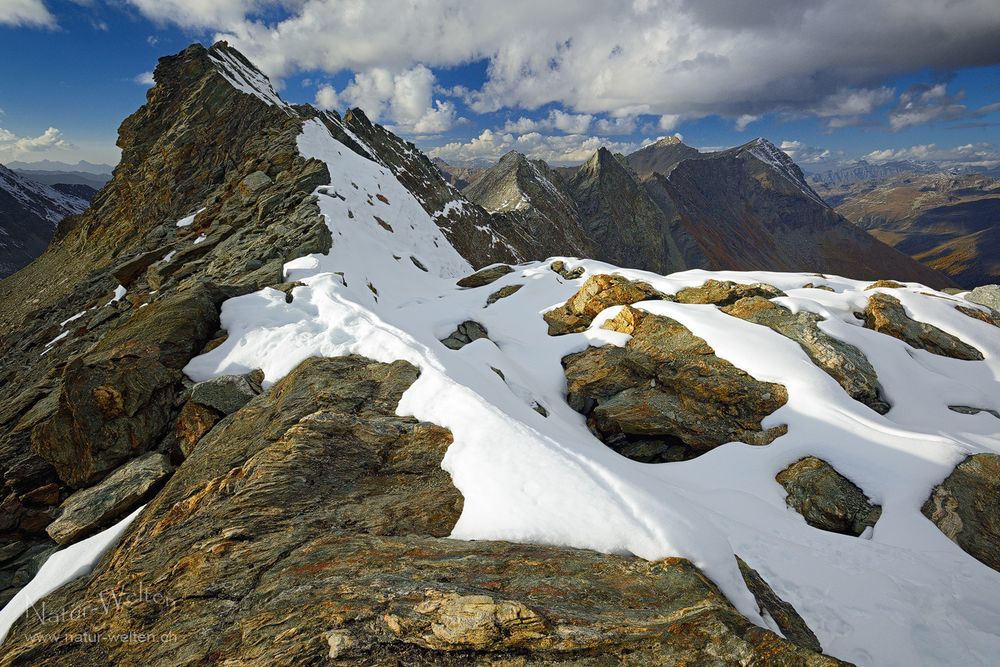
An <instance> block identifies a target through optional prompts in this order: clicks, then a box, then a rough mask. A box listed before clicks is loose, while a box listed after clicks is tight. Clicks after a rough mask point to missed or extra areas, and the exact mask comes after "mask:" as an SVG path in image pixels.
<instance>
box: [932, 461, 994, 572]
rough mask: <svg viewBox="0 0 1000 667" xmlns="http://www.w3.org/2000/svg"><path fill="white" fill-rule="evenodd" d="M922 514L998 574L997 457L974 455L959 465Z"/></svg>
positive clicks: (933, 493)
mask: <svg viewBox="0 0 1000 667" xmlns="http://www.w3.org/2000/svg"><path fill="white" fill-rule="evenodd" d="M922 511H923V513H924V516H926V517H927V518H928V519H930V520H931V521H933V522H934V524H935V525H936V526H937V527H938V528H940V529H941V532H942V533H944V534H945V535H947V536H948V539H950V540H951V541H952V542H955V543H956V544H957V545H958V546H960V547H962V549H963V550H964V551H966V552H967V553H968V554H969V555H970V556H972V557H973V558H976V559H977V560H979V561H981V562H983V563H984V564H986V565H988V566H989V567H992V568H993V569H994V570H997V571H998V572H1000V456H998V455H996V454H973V455H972V456H970V457H968V458H967V459H965V460H964V461H962V462H961V463H959V464H958V466H956V468H955V470H953V471H952V473H951V474H950V475H948V477H946V478H945V480H944V481H943V482H941V483H940V484H939V485H937V486H936V487H934V490H933V491H932V492H931V495H930V497H929V498H928V499H927V501H926V502H925V503H924V506H923V508H922Z"/></svg>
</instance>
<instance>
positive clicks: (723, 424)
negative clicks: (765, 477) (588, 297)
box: [563, 306, 788, 460]
mask: <svg viewBox="0 0 1000 667" xmlns="http://www.w3.org/2000/svg"><path fill="white" fill-rule="evenodd" d="M605 327H606V328H608V329H612V330H615V331H620V332H622V333H628V334H631V336H632V337H631V339H630V340H629V341H628V343H626V345H625V346H624V347H616V346H613V345H609V346H604V347H590V348H587V349H586V350H584V351H583V352H579V353H576V354H571V355H569V356H567V357H565V358H564V359H563V366H564V368H565V372H566V380H567V383H568V395H567V401H568V402H569V404H570V406H572V407H573V408H574V409H575V410H577V411H579V412H582V413H583V414H585V415H587V419H588V424H589V425H590V427H591V430H593V431H594V432H595V434H596V435H597V436H598V437H600V438H601V440H602V441H604V442H605V443H606V444H608V445H609V446H611V447H612V448H614V449H616V450H618V451H619V452H622V453H626V452H629V451H633V450H634V449H635V448H636V443H637V442H640V443H642V447H641V448H639V449H640V450H641V449H649V446H650V445H651V444H652V445H653V447H654V448H655V449H654V451H655V452H656V453H655V454H653V456H664V457H667V459H666V460H670V459H676V458H692V457H694V456H697V455H698V454H701V453H703V452H705V451H708V450H710V449H713V448H715V447H718V446H719V445H722V444H725V443H727V442H732V441H740V442H745V443H748V444H754V445H763V444H767V443H769V442H771V441H772V440H774V438H776V437H778V436H779V435H781V434H783V433H785V430H786V429H785V427H784V426H775V427H772V428H768V429H765V428H763V427H762V426H761V420H762V419H764V418H765V417H767V416H768V415H769V414H771V413H772V412H774V411H775V410H777V409H778V408H780V407H781V406H782V405H784V403H785V402H786V401H787V400H788V394H787V392H786V390H785V388H784V387H783V386H781V385H778V384H773V383H769V382H761V381H759V380H756V379H755V378H753V377H751V376H750V375H749V374H747V373H746V372H744V371H742V370H740V369H739V368H736V367H735V366H733V365H732V364H731V363H729V362H728V361H726V360H724V359H721V358H720V357H718V356H716V354H715V352H714V350H712V348H711V347H709V345H708V344H707V343H705V341H704V340H702V339H701V338H698V337H697V336H695V335H693V334H692V333H691V332H690V331H689V330H688V329H687V328H686V327H684V326H683V325H682V324H680V323H679V322H676V321H674V320H672V319H670V318H667V317H662V316H658V315H651V314H649V313H646V312H644V311H641V310H638V309H636V308H632V307H630V306H626V307H625V308H623V309H622V312H621V313H620V314H619V315H618V316H617V317H616V318H614V319H612V320H609V321H608V322H607V323H606V324H605ZM650 440H653V441H658V442H656V443H655V444H654V443H650V442H649V441H650ZM678 446H680V447H681V448H682V449H678ZM682 452H683V453H682ZM649 456H650V454H648V453H647V454H644V455H643V458H646V459H647V460H648V459H649ZM640 460H642V459H640Z"/></svg>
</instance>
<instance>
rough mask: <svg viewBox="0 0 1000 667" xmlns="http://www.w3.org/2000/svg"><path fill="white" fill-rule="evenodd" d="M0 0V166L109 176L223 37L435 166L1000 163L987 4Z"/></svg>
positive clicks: (288, 85) (316, 99)
mask: <svg viewBox="0 0 1000 667" xmlns="http://www.w3.org/2000/svg"><path fill="white" fill-rule="evenodd" d="M852 4H854V0H838V1H837V2H834V0H797V1H796V2H792V1H791V0H746V1H745V2H742V3H738V4H736V5H734V4H732V3H726V2H723V1H722V0H698V1H697V2H695V1H694V0H629V1H626V0H621V1H619V2H615V1H608V0H603V1H598V0H579V1H578V2H576V3H566V2H556V1H555V0H548V1H547V0H532V1H524V2H522V0H510V1H509V2H505V3H496V2H479V1H478V0H462V1H461V2H459V1H458V0H439V1H438V2H433V3H419V2H418V3H411V2H403V1H400V2H394V1H393V0H385V1H384V2H379V3H372V2H367V3H365V2H361V1H360V0H246V1H241V0H212V1H210V0H3V1H2V2H0V56H2V57H0V81H2V82H3V85H2V87H0V109H2V110H3V111H2V114H0V162H9V161H12V160H19V161H38V160H43V159H49V160H61V161H64V162H75V161H77V160H80V159H83V160H88V161H91V162H103V163H111V164H113V163H114V162H115V161H116V160H117V149H116V148H115V146H114V143H115V138H116V135H117V127H118V125H119V124H120V122H121V121H122V119H123V118H125V116H127V115H128V114H130V113H132V112H133V111H134V110H135V109H136V108H138V107H139V106H140V105H141V104H142V103H143V102H144V99H145V92H146V90H147V88H148V85H149V84H148V83H146V82H144V81H145V78H144V74H145V73H148V72H150V71H151V70H152V69H153V68H154V67H155V64H156V59H157V58H158V57H159V56H161V55H166V54H171V53H176V52H177V51H179V50H181V49H182V48H184V47H185V46H187V45H188V44H190V43H191V42H194V41H200V42H202V43H205V44H209V43H211V42H212V41H213V40H214V39H216V38H218V37H225V38H226V39H228V40H229V41H230V43H232V44H234V45H235V46H237V47H238V48H240V49H241V50H242V51H244V52H245V53H246V54H247V55H248V56H249V57H250V58H251V59H252V60H254V61H255V62H257V63H258V65H259V66H260V67H261V68H262V69H263V70H264V71H265V72H266V73H268V74H269V75H270V76H271V77H272V78H273V79H274V80H275V83H276V86H277V87H278V88H279V91H280V92H281V94H282V96H283V97H284V98H285V99H287V100H289V101H293V102H310V103H315V104H318V105H322V106H327V107H330V108H337V109H340V110H342V109H344V108H346V107H348V106H354V105H358V106H361V107H362V108H364V109H365V110H366V111H367V112H368V113H369V115H370V116H373V117H374V118H376V119H377V120H378V121H379V122H382V123H383V124H386V125H388V126H391V127H392V128H393V129H395V130H396V131H397V132H399V133H400V134H403V135H404V136H407V137H408V138H411V139H413V140H414V141H415V142H416V143H417V144H418V145H419V146H421V147H422V148H424V149H425V150H427V151H428V152H430V153H431V154H432V155H438V156H440V157H443V158H444V159H446V160H448V161H450V162H459V163H460V162H476V161H489V160H494V159H496V158H497V157H499V155H500V154H502V153H503V152H506V151H507V150H510V149H518V150H521V151H522V152H524V153H527V154H529V155H531V156H532V157H541V158H544V159H547V160H549V161H551V162H554V163H566V162H574V161H580V160H582V159H585V158H586V157H587V155H589V153H591V152H593V150H595V149H596V148H597V147H598V146H600V145H607V146H609V147H610V148H612V150H621V151H630V150H634V149H636V148H638V147H639V146H641V145H642V144H643V143H644V142H648V141H651V140H655V139H656V138H657V137H660V136H665V135H669V134H674V133H679V134H680V135H681V136H682V137H683V139H684V141H685V143H688V144H690V145H693V146H697V147H702V148H711V147H723V146H732V145H736V144H740V143H743V142H745V141H748V140H750V139H752V138H754V137H757V136H764V137H766V138H768V139H770V140H771V141H773V142H774V143H776V144H778V145H781V146H782V147H783V148H785V150H786V151H787V152H789V154H791V155H792V156H793V157H794V158H795V159H796V160H797V161H799V162H800V164H803V166H804V167H806V168H807V169H808V168H811V169H820V168H825V167H829V166H834V165H836V164H838V163H840V162H845V161H851V160H856V159H859V158H865V157H866V158H867V159H869V160H874V161H879V160H881V161H885V160H891V159H927V160H937V161H940V162H942V163H945V164H983V165H989V164H996V163H998V162H1000V148H998V146H1000V39H997V37H996V36H997V35H998V34H1000V3H996V2H994V1H986V0H954V1H953V2H948V3H945V2H942V3H940V7H935V6H934V3H933V2H928V3H919V7H916V5H918V3H912V2H909V0H906V1H903V0H899V1H896V0H882V1H880V2H868V3H858V4H857V5H856V10H857V11H853V10H852V8H851V5H852Z"/></svg>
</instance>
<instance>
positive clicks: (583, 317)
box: [542, 273, 668, 336]
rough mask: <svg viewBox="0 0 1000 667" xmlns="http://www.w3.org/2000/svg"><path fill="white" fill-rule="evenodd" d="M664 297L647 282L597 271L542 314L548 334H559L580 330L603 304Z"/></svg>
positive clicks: (596, 313) (623, 303) (626, 302)
mask: <svg viewBox="0 0 1000 667" xmlns="http://www.w3.org/2000/svg"><path fill="white" fill-rule="evenodd" d="M667 298H668V297H667V296H666V295H664V294H662V293H661V292H658V291H657V290H655V289H653V288H652V287H651V286H650V285H648V284H647V283H643V282H637V281H634V280H629V279H628V278H624V277H622V276H618V275H610V274H606V273H599V274H597V275H594V276H591V277H589V278H587V280H586V282H584V283H583V286H582V287H580V289H579V290H578V291H577V293H576V294H574V295H573V296H571V297H570V298H569V299H568V300H567V301H566V303H565V304H563V305H562V306H560V307H558V308H554V309H552V310H550V311H548V312H546V313H544V314H543V315H542V317H544V318H545V321H546V322H547V323H548V325H549V335H550V336H561V335H563V334H568V333H579V332H581V331H584V330H585V329H586V328H587V327H589V326H590V323H591V322H593V321H594V318H595V317H597V315H598V314H599V313H600V312H601V311H602V310H604V309H605V308H610V307H611V306H623V305H631V304H633V303H637V302H639V301H649V300H660V299H667Z"/></svg>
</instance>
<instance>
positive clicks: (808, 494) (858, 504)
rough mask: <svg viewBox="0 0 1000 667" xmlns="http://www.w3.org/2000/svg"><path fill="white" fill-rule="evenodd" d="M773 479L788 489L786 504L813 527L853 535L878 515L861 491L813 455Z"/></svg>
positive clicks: (860, 531) (872, 522) (877, 509)
mask: <svg viewBox="0 0 1000 667" xmlns="http://www.w3.org/2000/svg"><path fill="white" fill-rule="evenodd" d="M775 479H776V480H777V481H778V483H779V484H781V485H782V486H783V487H785V491H787V492H788V496H787V497H786V498H785V502H786V503H787V504H788V506H789V507H791V508H792V509H794V510H795V511H796V512H798V513H799V514H801V515H802V517H803V518H804V519H805V520H806V523H808V524H809V525H810V526H813V527H815V528H819V529H821V530H829V531H831V532H834V533H843V534H845V535H855V536H857V535H861V533H863V532H864V531H865V529H866V528H868V527H871V526H874V525H875V522H877V521H878V519H879V517H880V516H881V515H882V508H881V507H879V506H878V505H874V504H872V502H871V501H870V500H868V497H867V496H866V495H865V492H864V491H862V490H861V489H859V488H858V487H857V486H856V485H855V484H854V483H853V482H851V480H849V479H847V478H846V477H844V476H843V475H841V474H840V473H839V472H837V471H836V470H834V469H833V466H831V465H830V464H829V463H827V462H826V461H823V460H821V459H818V458H816V457H815V456H807V457H805V458H803V459H799V460H798V461H796V462H795V463H793V464H792V465H790V466H788V467H787V468H785V469H784V470H782V471H781V472H779V473H778V475H777V476H776V477H775Z"/></svg>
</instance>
